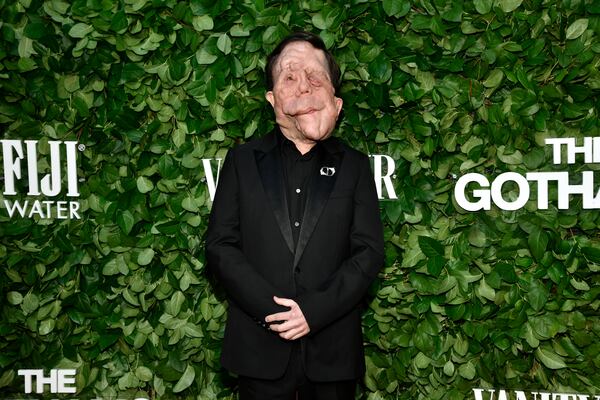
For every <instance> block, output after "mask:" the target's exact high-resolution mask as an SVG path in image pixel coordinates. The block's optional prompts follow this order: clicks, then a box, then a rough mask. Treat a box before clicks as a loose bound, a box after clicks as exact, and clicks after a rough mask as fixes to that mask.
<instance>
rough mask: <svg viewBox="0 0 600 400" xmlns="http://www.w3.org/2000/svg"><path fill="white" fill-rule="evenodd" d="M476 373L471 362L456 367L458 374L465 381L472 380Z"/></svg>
mask: <svg viewBox="0 0 600 400" xmlns="http://www.w3.org/2000/svg"><path fill="white" fill-rule="evenodd" d="M476 373H477V371H476V369H475V365H473V363H472V362H471V361H468V362H467V363H466V364H462V365H461V366H460V367H458V374H459V375H460V376H462V377H463V378H465V379H467V380H472V379H473V378H475V374H476Z"/></svg>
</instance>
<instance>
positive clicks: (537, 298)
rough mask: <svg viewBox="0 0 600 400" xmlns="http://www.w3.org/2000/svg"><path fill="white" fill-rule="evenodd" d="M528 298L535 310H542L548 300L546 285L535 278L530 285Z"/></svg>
mask: <svg viewBox="0 0 600 400" xmlns="http://www.w3.org/2000/svg"><path fill="white" fill-rule="evenodd" d="M527 299H528V300H529V304H531V307H532V308H533V309H534V310H535V311H540V310H541V309H542V308H544V306H545V305H546V302H547V301H548V290H547V289H546V286H544V284H542V283H541V282H540V281H538V280H537V279H536V280H533V281H532V282H531V283H530V285H529V291H528V292H527Z"/></svg>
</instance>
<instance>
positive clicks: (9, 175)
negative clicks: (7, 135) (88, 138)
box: [0, 139, 85, 219]
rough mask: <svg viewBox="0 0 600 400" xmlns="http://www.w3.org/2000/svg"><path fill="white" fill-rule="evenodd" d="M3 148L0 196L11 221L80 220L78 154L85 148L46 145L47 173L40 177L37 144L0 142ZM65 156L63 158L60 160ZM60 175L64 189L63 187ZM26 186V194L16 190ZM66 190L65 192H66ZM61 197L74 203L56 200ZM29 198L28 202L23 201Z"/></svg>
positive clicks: (66, 143) (59, 143) (58, 143)
mask: <svg viewBox="0 0 600 400" xmlns="http://www.w3.org/2000/svg"><path fill="white" fill-rule="evenodd" d="M0 145H1V146H2V153H1V154H2V164H1V165H2V167H3V169H2V175H0V185H3V189H2V195H3V197H4V198H3V203H4V208H5V209H6V212H7V213H8V216H9V217H10V218H16V217H21V218H35V217H39V218H43V219H51V218H56V219H80V218H81V216H80V214H79V209H80V204H79V202H78V201H77V200H75V199H74V198H77V197H79V187H78V180H77V151H78V150H79V151H83V150H84V149H85V146H84V145H82V144H80V145H77V142H74V141H64V142H63V141H60V140H56V141H52V140H50V141H48V148H49V154H48V156H47V161H48V165H49V167H50V172H49V173H47V174H45V175H44V176H42V177H40V171H39V169H38V167H39V165H40V164H38V161H39V158H40V155H39V151H38V141H37V140H13V139H2V140H0ZM61 153H62V154H64V158H63V157H62V155H61ZM63 173H64V176H65V177H66V188H64V187H63ZM18 181H23V182H27V189H26V190H27V192H24V190H21V189H20V188H19V187H18V184H17V183H18ZM65 190H66V192H65ZM61 194H63V195H64V196H66V197H68V198H72V199H73V200H56V199H55V198H56V197H57V196H59V195H61ZM26 196H28V197H29V198H25V199H24V198H23V197H26Z"/></svg>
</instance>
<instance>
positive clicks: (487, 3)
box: [473, 0, 493, 14]
mask: <svg viewBox="0 0 600 400" xmlns="http://www.w3.org/2000/svg"><path fill="white" fill-rule="evenodd" d="M492 3H493V0H473V4H474V5H475V9H476V10H477V12H478V13H479V14H487V13H489V12H490V11H491V9H492Z"/></svg>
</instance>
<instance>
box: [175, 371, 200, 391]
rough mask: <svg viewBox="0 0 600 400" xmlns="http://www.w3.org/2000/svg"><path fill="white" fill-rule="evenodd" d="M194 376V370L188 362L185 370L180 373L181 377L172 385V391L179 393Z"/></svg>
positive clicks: (187, 385) (190, 382)
mask: <svg viewBox="0 0 600 400" xmlns="http://www.w3.org/2000/svg"><path fill="white" fill-rule="evenodd" d="M195 377H196V371H195V370H194V368H193V367H192V366H191V365H189V364H188V366H187V367H186V368H185V372H184V373H183V375H181V378H179V380H178V381H177V383H176V384H175V386H173V393H179V392H182V391H184V390H185V389H187V388H188V387H189V386H190V385H191V384H192V382H194V378H195Z"/></svg>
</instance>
